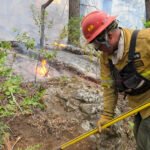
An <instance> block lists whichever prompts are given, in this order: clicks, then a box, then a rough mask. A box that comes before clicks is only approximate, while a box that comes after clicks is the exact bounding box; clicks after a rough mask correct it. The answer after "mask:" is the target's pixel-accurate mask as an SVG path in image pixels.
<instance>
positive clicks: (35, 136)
mask: <svg viewBox="0 0 150 150" xmlns="http://www.w3.org/2000/svg"><path fill="white" fill-rule="evenodd" d="M48 83H49V84H48ZM79 83H80V84H81V83H82V84H83V83H84V84H87V85H88V84H90V86H92V85H93V86H95V84H94V83H88V82H84V81H83V80H82V81H81V80H80V81H77V83H76V82H74V81H73V84H74V87H75V86H78V85H79ZM66 84H67V83H65V82H62V81H61V82H60V81H57V80H51V81H50V82H47V83H43V86H45V87H48V86H52V87H53V88H54V87H55V86H56V87H58V86H61V87H62V88H61V89H63V88H64V89H65V86H66ZM30 85H31V83H30V84H29V85H28V84H26V85H24V86H25V87H27V88H29V87H30ZM30 88H31V87H30ZM31 92H33V91H32V90H31ZM55 96H56V95H55ZM55 96H54V97H52V98H51V99H52V100H53V106H52V107H54V108H55V111H56V113H55V112H54V111H51V110H50V107H49V108H46V109H45V110H44V111H41V110H39V109H35V110H34V113H33V114H29V115H20V114H19V115H17V116H14V117H12V118H5V123H6V124H7V125H8V126H9V127H10V131H9V133H10V136H9V139H8V140H7V141H5V148H4V149H3V150H9V149H8V147H9V145H11V146H12V145H14V144H15V142H16V141H17V139H18V137H20V140H19V141H17V143H16V144H15V146H14V149H13V150H20V149H21V150H25V149H26V148H27V147H28V146H32V145H36V144H40V145H41V146H40V148H39V149H36V150H57V148H59V147H60V145H61V144H64V143H65V142H67V141H69V140H71V139H73V138H74V137H76V136H79V135H81V134H82V133H84V132H85V131H84V130H83V129H82V128H81V126H80V123H79V122H78V121H76V120H74V119H72V117H73V113H72V112H71V113H70V112H66V111H65V109H64V107H63V105H62V104H61V103H60V102H59V100H58V97H57V99H56V97H55ZM48 109H49V110H48ZM94 145H95V143H94V141H92V140H91V139H90V138H87V139H85V140H83V141H81V142H79V143H77V144H74V145H72V146H70V147H68V148H66V150H94V149H95V147H94Z"/></svg>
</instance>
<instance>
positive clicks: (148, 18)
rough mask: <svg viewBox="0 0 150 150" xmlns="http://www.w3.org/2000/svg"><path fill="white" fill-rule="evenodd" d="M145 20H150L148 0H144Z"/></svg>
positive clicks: (149, 0) (149, 2)
mask: <svg viewBox="0 0 150 150" xmlns="http://www.w3.org/2000/svg"><path fill="white" fill-rule="evenodd" d="M145 8H146V21H150V0H145Z"/></svg>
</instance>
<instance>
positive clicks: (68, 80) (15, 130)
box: [4, 53, 135, 150]
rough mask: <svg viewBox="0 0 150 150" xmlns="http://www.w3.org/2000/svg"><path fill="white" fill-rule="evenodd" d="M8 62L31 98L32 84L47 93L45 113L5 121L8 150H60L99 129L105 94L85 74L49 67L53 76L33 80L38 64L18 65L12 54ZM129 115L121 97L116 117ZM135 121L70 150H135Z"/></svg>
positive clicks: (23, 60)
mask: <svg viewBox="0 0 150 150" xmlns="http://www.w3.org/2000/svg"><path fill="white" fill-rule="evenodd" d="M68 55H69V54H67V55H64V53H63V55H58V56H59V58H60V57H61V58H62V59H61V60H64V61H67V58H69V59H68V62H67V63H69V62H70V61H71V58H73V57H74V56H73V57H72V55H71V57H69V56H68ZM64 56H67V57H65V58H63V57H64ZM76 57H77V58H76V60H77V59H78V56H76ZM80 57H81V56H80ZM8 58H9V59H8V60H9V61H10V62H9V63H8V64H7V65H10V64H11V65H10V66H11V67H12V68H13V70H14V72H15V73H16V74H19V75H21V76H23V82H24V88H27V89H28V90H29V91H30V92H31V93H32V91H33V89H32V88H34V86H30V85H36V84H40V85H41V86H43V87H44V88H46V92H45V94H44V96H43V97H42V99H41V102H42V103H43V104H44V105H45V109H44V110H40V109H35V110H34V111H33V113H32V114H30V113H29V114H26V115H23V114H17V115H15V116H13V117H11V118H5V119H4V122H5V123H6V124H7V125H8V126H9V134H10V135H9V136H8V138H7V139H6V140H5V148H4V150H10V147H12V145H13V150H57V149H58V148H60V146H61V145H62V144H64V143H65V142H68V141H69V140H71V139H73V138H75V137H77V136H79V135H81V134H82V133H85V132H87V131H89V130H92V129H94V128H95V127H96V122H97V121H98V119H99V117H100V114H101V113H102V109H103V96H102V94H103V93H102V88H101V86H100V83H97V82H95V80H94V82H93V80H89V78H88V77H86V76H84V75H85V74H86V73H87V72H85V71H84V72H85V74H81V73H78V72H74V71H75V70H74V71H70V70H68V69H66V70H65V67H64V65H61V64H60V67H59V69H58V67H57V66H55V65H53V66H50V67H49V76H46V77H42V78H41V77H39V76H36V80H35V73H34V68H35V67H36V64H37V60H34V59H30V58H29V57H26V56H23V55H20V54H17V55H15V61H14V60H13V57H12V54H11V55H9V57H8ZM80 61H81V60H80ZM80 61H75V62H76V63H77V64H78V65H75V66H79V67H82V68H84V67H85V68H87V67H86V66H87V63H86V64H85V65H84V63H82V65H83V66H84V67H83V66H82V65H81V66H80ZM57 65H59V64H57ZM93 67H94V66H93ZM83 70H84V69H83ZM89 74H90V75H91V73H89ZM92 74H94V72H92ZM96 77H97V76H96ZM92 78H93V76H92ZM128 110H129V108H128V107H127V100H124V99H123V98H122V96H120V98H119V101H118V107H117V108H116V116H118V115H120V114H122V113H123V112H126V111H128ZM132 122H133V121H132V117H131V118H128V119H125V120H124V121H121V122H119V123H117V124H116V125H114V126H113V127H111V128H110V132H109V133H108V132H107V133H101V134H96V135H92V136H90V137H88V138H86V139H84V140H82V141H80V142H78V143H76V144H74V145H71V146H70V147H68V148H66V149H68V150H134V149H135V141H134V138H133V123H132ZM29 146H32V148H31V147H29Z"/></svg>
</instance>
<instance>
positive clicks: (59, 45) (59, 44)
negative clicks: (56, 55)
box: [53, 42, 66, 48]
mask: <svg viewBox="0 0 150 150" xmlns="http://www.w3.org/2000/svg"><path fill="white" fill-rule="evenodd" d="M53 45H54V46H56V47H59V48H65V47H66V45H65V44H61V43H57V42H54V43H53Z"/></svg>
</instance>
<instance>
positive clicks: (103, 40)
mask: <svg viewBox="0 0 150 150" xmlns="http://www.w3.org/2000/svg"><path fill="white" fill-rule="evenodd" d="M91 44H92V45H93V46H94V48H95V50H98V49H99V47H100V46H101V45H102V44H105V45H106V44H108V33H107V31H104V32H103V33H102V34H100V35H98V36H97V37H96V38H95V39H94V40H93V41H92V42H91Z"/></svg>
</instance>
